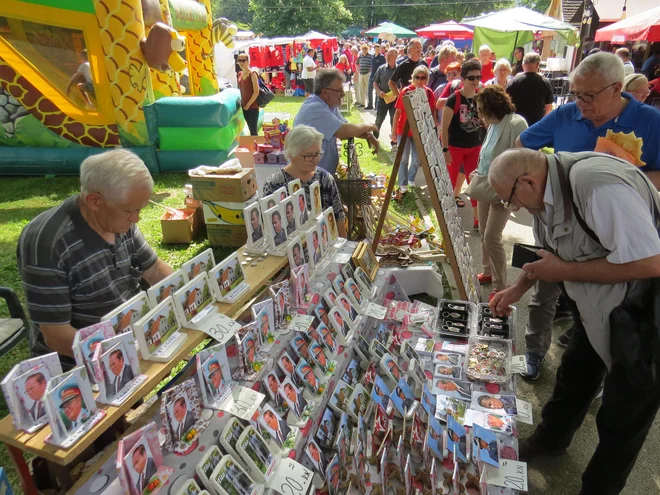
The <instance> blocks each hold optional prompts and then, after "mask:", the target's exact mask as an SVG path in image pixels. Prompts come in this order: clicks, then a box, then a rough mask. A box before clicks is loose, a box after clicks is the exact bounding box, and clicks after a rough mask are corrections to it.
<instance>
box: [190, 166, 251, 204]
mask: <svg viewBox="0 0 660 495" xmlns="http://www.w3.org/2000/svg"><path fill="white" fill-rule="evenodd" d="M190 182H191V183H192V186H193V198H195V199H200V200H202V201H231V202H241V201H245V200H246V199H248V198H251V197H252V196H254V195H255V194H256V193H257V176H256V175H255V173H254V169H251V168H244V169H243V170H242V171H241V172H239V173H237V174H233V175H209V176H206V177H190Z"/></svg>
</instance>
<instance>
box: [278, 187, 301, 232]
mask: <svg viewBox="0 0 660 495" xmlns="http://www.w3.org/2000/svg"><path fill="white" fill-rule="evenodd" d="M282 205H283V208H284V218H285V219H286V235H287V237H291V236H292V235H293V234H294V233H295V232H296V230H298V229H299V228H300V225H298V218H297V217H298V215H296V203H295V199H294V198H291V197H289V198H287V199H285V200H284V201H282Z"/></svg>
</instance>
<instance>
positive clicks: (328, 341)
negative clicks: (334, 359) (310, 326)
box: [316, 323, 339, 355]
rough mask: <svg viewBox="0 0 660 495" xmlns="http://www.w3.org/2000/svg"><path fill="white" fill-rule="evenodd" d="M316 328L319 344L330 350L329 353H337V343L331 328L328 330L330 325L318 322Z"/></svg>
mask: <svg viewBox="0 0 660 495" xmlns="http://www.w3.org/2000/svg"><path fill="white" fill-rule="evenodd" d="M316 330H317V331H318V332H319V334H320V336H321V344H322V345H324V346H325V348H326V349H328V351H330V354H333V355H334V354H337V350H338V349H339V344H338V343H337V340H336V339H335V336H334V334H333V332H332V330H330V327H329V326H327V325H325V323H320V324H319V326H318V327H317V329H316Z"/></svg>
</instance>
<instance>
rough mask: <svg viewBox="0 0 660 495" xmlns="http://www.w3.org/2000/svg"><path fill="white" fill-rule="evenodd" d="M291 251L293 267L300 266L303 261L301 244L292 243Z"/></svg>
mask: <svg viewBox="0 0 660 495" xmlns="http://www.w3.org/2000/svg"><path fill="white" fill-rule="evenodd" d="M292 252H293V265H294V268H297V267H299V266H302V265H303V264H304V263H305V262H304V261H303V256H302V245H301V244H300V243H299V242H298V243H296V244H294V246H293V248H292Z"/></svg>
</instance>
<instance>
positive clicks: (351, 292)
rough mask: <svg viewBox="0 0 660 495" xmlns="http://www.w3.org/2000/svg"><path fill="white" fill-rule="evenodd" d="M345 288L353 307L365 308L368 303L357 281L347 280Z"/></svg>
mask: <svg viewBox="0 0 660 495" xmlns="http://www.w3.org/2000/svg"><path fill="white" fill-rule="evenodd" d="M347 266H348V265H347ZM344 288H345V289H346V295H347V296H348V298H349V299H350V301H351V303H352V304H353V306H355V307H357V308H361V307H362V306H364V304H365V302H366V301H365V299H364V297H363V296H362V291H361V290H360V287H359V286H358V284H357V283H355V280H353V279H352V278H348V279H346V284H345V285H344Z"/></svg>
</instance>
